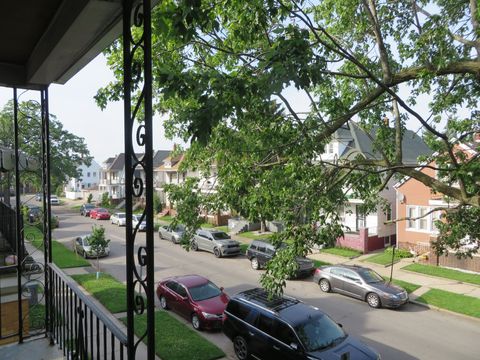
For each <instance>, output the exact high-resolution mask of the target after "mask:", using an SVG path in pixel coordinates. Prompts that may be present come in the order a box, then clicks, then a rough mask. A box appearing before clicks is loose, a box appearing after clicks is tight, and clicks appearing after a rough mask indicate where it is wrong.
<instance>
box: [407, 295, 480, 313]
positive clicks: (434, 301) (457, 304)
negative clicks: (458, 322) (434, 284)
mask: <svg viewBox="0 0 480 360" xmlns="http://www.w3.org/2000/svg"><path fill="white" fill-rule="evenodd" d="M416 300H417V301H420V302H422V303H425V304H429V305H434V306H437V307H439V308H442V309H446V310H450V311H453V312H456V313H459V314H464V315H468V316H473V317H476V318H480V299H478V298H475V297H472V296H467V295H462V294H455V293H452V292H449V291H444V290H439V289H431V290H429V291H427V292H426V293H425V294H423V295H422V296H420V297H418V298H417V299H416Z"/></svg>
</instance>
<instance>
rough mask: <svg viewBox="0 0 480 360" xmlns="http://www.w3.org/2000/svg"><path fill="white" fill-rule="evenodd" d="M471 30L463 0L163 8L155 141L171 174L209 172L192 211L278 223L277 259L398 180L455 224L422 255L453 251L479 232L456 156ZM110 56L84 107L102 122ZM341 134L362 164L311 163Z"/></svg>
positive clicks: (473, 66) (477, 125)
mask: <svg viewBox="0 0 480 360" xmlns="http://www.w3.org/2000/svg"><path fill="white" fill-rule="evenodd" d="M479 14H480V12H479V9H478V7H477V1H475V0H460V1H458V0H432V1H426V0H413V1H408V2H405V1H397V0H391V1H377V0H356V1H336V0H323V1H315V0H309V1H303V0H296V1H292V0H268V1H263V0H252V1H248V2H245V1H241V0H228V1H227V0H219V1H191V0H167V1H162V2H161V4H159V5H158V6H157V8H156V9H155V12H154V14H153V27H154V28H153V41H152V43H153V54H154V58H153V74H154V96H155V109H156V110H157V111H158V112H160V113H163V114H167V115H168V120H167V121H166V122H165V128H166V132H167V134H168V135H169V136H172V137H173V136H179V137H181V138H182V139H183V140H184V141H186V142H187V141H188V142H190V144H191V146H190V148H189V149H188V151H187V154H186V156H185V158H186V161H184V162H183V163H182V165H183V166H185V167H187V166H188V167H190V168H197V169H199V170H201V171H204V172H205V173H207V172H208V169H209V167H210V166H211V164H212V163H216V164H218V174H217V176H218V181H217V183H218V192H217V195H216V197H217V200H216V201H211V198H209V199H208V201H206V203H208V204H210V206H214V207H224V208H225V207H226V208H231V209H234V210H236V211H238V212H239V213H240V214H242V215H246V216H247V217H251V218H253V217H257V218H258V219H267V220H272V219H278V220H281V221H283V222H284V224H285V226H286V230H285V231H284V232H282V233H281V234H279V235H277V236H276V238H275V239H274V241H287V242H288V243H289V244H290V247H289V254H290V257H293V256H298V255H304V254H306V253H307V252H308V251H309V250H310V249H311V247H312V246H313V245H314V244H323V243H331V242H332V241H333V240H334V239H335V237H336V236H337V235H338V234H339V233H341V231H342V230H344V229H342V228H341V226H340V224H339V218H338V214H337V209H338V207H339V206H341V205H342V204H344V203H345V202H346V201H347V194H349V195H350V196H354V197H357V198H361V199H362V200H363V201H364V210H365V212H368V211H370V210H373V209H375V207H376V206H377V204H378V203H379V201H380V199H379V197H378V193H379V192H380V191H381V190H382V189H384V188H385V187H386V186H387V184H388V183H389V180H391V179H400V178H402V177H411V178H414V179H416V180H418V181H420V182H421V183H423V184H424V185H426V186H427V187H429V188H431V189H432V191H434V192H438V193H442V194H444V196H445V197H446V198H448V199H449V203H450V204H454V205H453V206H451V207H449V208H445V209H444V211H445V212H446V214H447V219H448V218H452V219H453V218H455V222H447V223H446V224H445V225H444V226H441V227H439V228H440V231H441V233H440V236H439V238H438V241H437V242H436V243H435V244H434V246H436V248H437V249H439V251H440V252H442V251H444V249H446V247H447V246H453V247H455V246H456V245H458V241H459V238H458V237H456V236H449V235H448V234H452V233H455V234H460V232H459V231H456V230H455V227H458V228H461V229H462V231H461V234H462V235H469V234H471V235H472V238H475V237H473V236H476V235H477V234H476V228H477V227H476V225H475V224H478V221H479V220H480V218H479V211H478V209H479V208H480V183H479V181H478V179H479V178H480V165H479V161H478V157H479V155H478V152H477V153H476V155H474V156H470V157H466V156H464V155H463V153H462V152H461V151H459V144H462V143H472V142H473V138H474V136H475V134H476V133H478V132H479V131H480V117H479V114H480V113H479V111H478V99H479V79H480V39H479V35H480V29H479V23H480V15H479ZM135 36H139V34H136V35H135ZM121 54H122V48H121V43H120V42H116V43H114V44H113V45H112V46H111V47H110V48H109V49H108V50H107V51H106V55H107V58H108V62H109V65H110V67H111V68H112V70H113V71H114V73H115V74H116V75H117V79H116V81H113V82H112V83H110V84H108V85H107V86H106V87H104V88H102V89H100V90H99V91H98V93H97V96H96V100H97V103H98V104H99V105H100V106H101V107H105V106H106V104H107V102H108V101H114V100H118V99H120V98H121V96H122V94H121V89H122V87H121V81H122V78H121V74H122V72H121V70H122V63H121V58H122V57H121ZM136 55H137V56H141V52H139V51H137V53H136ZM135 61H138V62H140V58H137V59H136V60H135ZM299 104H306V105H305V106H303V107H301V106H299ZM349 121H355V122H356V123H357V125H358V126H360V127H361V128H362V129H364V130H365V132H366V133H369V134H374V136H373V137H372V141H373V152H374V153H373V154H371V156H370V157H368V158H367V157H365V156H360V155H359V156H353V157H350V158H348V159H337V160H336V161H333V162H332V161H328V162H327V161H324V160H322V157H321V154H322V153H323V152H324V148H325V145H326V144H327V143H328V142H329V141H330V139H331V137H332V135H333V134H334V133H335V131H337V130H338V129H340V128H341V127H342V126H345V125H346V124H347V123H348V122H349ZM407 127H408V128H410V129H413V130H415V131H417V132H418V134H419V135H421V136H422V137H423V138H424V140H425V141H426V143H427V144H428V145H429V147H430V148H431V150H432V154H425V155H424V156H420V157H419V158H418V166H412V165H407V164H405V161H404V158H405V157H404V156H403V152H404V151H405V149H403V147H402V140H403V136H404V134H405V130H406V129H407ZM427 164H430V165H427ZM432 164H433V165H432ZM422 166H432V167H434V168H435V169H436V170H437V173H438V174H440V176H438V177H432V176H428V175H426V174H425V173H424V172H422V171H421V170H422ZM190 186H191V184H190ZM190 197H197V198H200V200H196V201H200V202H202V201H203V200H202V199H201V198H202V195H201V193H200V192H199V191H190V192H188V191H185V192H184V197H183V199H184V201H186V202H192V201H193V200H191V199H190ZM178 201H182V200H180V199H179V200H178ZM455 214H463V215H462V216H454V215H455ZM180 216H181V214H180ZM467 219H468V221H466V220H467ZM464 220H465V221H464ZM457 230H458V229H457ZM279 258H281V257H279ZM279 261H280V260H279ZM282 268H284V267H278V266H275V267H274V266H273V265H272V267H271V268H269V269H267V274H266V275H265V276H264V277H263V284H264V286H266V287H267V288H270V289H272V290H273V291H281V288H282V281H283V280H281V279H284V278H285V276H284V275H285V274H283V273H282Z"/></svg>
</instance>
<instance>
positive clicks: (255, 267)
mask: <svg viewBox="0 0 480 360" xmlns="http://www.w3.org/2000/svg"><path fill="white" fill-rule="evenodd" d="M250 264H251V265H252V269H253V270H258V269H260V264H259V263H258V259H257V258H256V257H253V258H252V259H251V260H250Z"/></svg>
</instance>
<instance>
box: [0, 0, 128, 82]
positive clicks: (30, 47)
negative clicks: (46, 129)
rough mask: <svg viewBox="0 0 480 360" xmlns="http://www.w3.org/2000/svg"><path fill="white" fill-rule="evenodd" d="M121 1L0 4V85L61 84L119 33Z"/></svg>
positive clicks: (27, 0) (31, 0)
mask: <svg viewBox="0 0 480 360" xmlns="http://www.w3.org/2000/svg"><path fill="white" fill-rule="evenodd" d="M121 20H122V1H121V0H42V1H39V0H15V1H0V34H2V35H1V46H0V85H1V86H8V87H14V86H16V87H19V88H28V89H40V88H42V87H43V86H45V85H49V84H51V83H60V84H64V83H65V82H66V81H68V80H69V79H70V78H71V77H73V76H74V75H75V74H76V73H77V72H78V71H80V70H81V69H82V68H83V67H84V66H85V65H86V64H88V63H89V62H90V61H91V60H92V59H93V58H94V57H96V56H97V55H98V54H99V53H100V52H101V51H102V50H104V49H105V48H106V47H107V46H108V45H109V44H110V43H111V42H112V41H113V40H115V39H116V38H117V37H118V36H119V35H120V34H121V31H122V26H121Z"/></svg>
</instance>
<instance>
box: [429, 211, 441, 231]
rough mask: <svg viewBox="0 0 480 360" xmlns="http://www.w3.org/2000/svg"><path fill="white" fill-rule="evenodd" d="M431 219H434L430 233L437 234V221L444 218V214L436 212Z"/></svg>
mask: <svg viewBox="0 0 480 360" xmlns="http://www.w3.org/2000/svg"><path fill="white" fill-rule="evenodd" d="M431 217H432V222H431V224H430V231H431V232H434V233H437V232H438V228H437V227H436V226H435V221H437V220H440V218H441V217H442V212H441V211H435V212H433V213H432V214H431Z"/></svg>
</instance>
